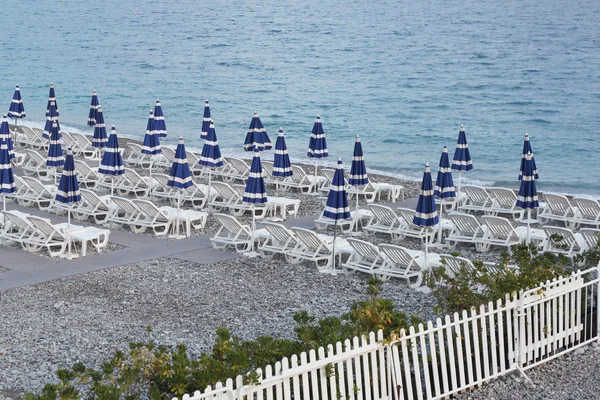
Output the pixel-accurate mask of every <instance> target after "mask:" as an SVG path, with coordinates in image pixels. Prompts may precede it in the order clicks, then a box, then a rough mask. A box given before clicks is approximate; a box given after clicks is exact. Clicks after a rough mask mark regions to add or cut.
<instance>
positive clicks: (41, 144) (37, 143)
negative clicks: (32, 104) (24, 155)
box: [16, 125, 47, 150]
mask: <svg viewBox="0 0 600 400" xmlns="http://www.w3.org/2000/svg"><path fill="white" fill-rule="evenodd" d="M19 130H20V132H19V133H18V134H17V136H16V143H18V144H19V145H21V146H23V147H31V148H32V149H33V150H42V149H47V141H46V139H44V138H43V137H42V136H41V135H40V134H38V133H37V132H35V131H34V130H33V129H31V128H29V127H27V126H24V125H21V126H19Z"/></svg>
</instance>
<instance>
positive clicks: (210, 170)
mask: <svg viewBox="0 0 600 400" xmlns="http://www.w3.org/2000/svg"><path fill="white" fill-rule="evenodd" d="M211 172H212V168H209V169H208V199H206V208H207V209H208V203H210V176H211Z"/></svg>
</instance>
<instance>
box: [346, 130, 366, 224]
mask: <svg viewBox="0 0 600 400" xmlns="http://www.w3.org/2000/svg"><path fill="white" fill-rule="evenodd" d="M348 183H349V184H350V186H354V187H355V188H356V212H355V217H356V218H358V187H359V186H364V185H366V184H368V183H369V175H367V166H366V165H365V157H364V155H363V149H362V144H361V143H360V136H359V135H356V140H355V141H354V154H353V155H352V166H351V167H350V177H349V179H348ZM356 222H357V223H356V224H355V226H356V230H357V231H358V220H357V221H356Z"/></svg>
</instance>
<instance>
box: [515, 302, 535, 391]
mask: <svg viewBox="0 0 600 400" xmlns="http://www.w3.org/2000/svg"><path fill="white" fill-rule="evenodd" d="M513 321H514V324H513V326H514V327H516V328H517V334H516V335H515V351H517V357H516V363H517V366H516V369H517V371H519V372H520V373H521V375H523V377H524V378H525V379H526V380H527V381H528V382H529V383H531V379H529V377H528V376H527V375H526V374H525V371H523V364H524V363H525V361H524V360H523V354H524V353H525V350H526V349H525V332H526V331H525V329H526V327H525V312H524V310H523V291H522V290H521V291H519V293H518V298H517V309H516V312H515V314H514V316H513Z"/></svg>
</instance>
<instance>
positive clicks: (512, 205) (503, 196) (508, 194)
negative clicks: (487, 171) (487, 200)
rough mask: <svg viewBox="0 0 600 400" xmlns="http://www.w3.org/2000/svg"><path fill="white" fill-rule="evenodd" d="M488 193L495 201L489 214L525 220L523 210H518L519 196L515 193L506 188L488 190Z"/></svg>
mask: <svg viewBox="0 0 600 400" xmlns="http://www.w3.org/2000/svg"><path fill="white" fill-rule="evenodd" d="M487 191H488V193H489V195H490V197H491V198H492V201H493V202H492V206H491V207H490V209H489V210H488V211H486V213H487V214H491V215H498V214H510V215H512V217H513V218H514V219H515V220H521V219H523V210H522V209H521V208H517V195H516V194H515V192H514V191H512V190H510V189H506V188H488V189H487Z"/></svg>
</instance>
